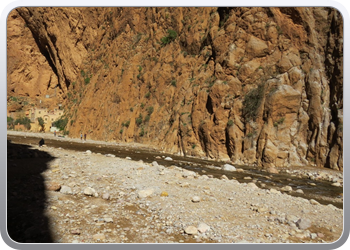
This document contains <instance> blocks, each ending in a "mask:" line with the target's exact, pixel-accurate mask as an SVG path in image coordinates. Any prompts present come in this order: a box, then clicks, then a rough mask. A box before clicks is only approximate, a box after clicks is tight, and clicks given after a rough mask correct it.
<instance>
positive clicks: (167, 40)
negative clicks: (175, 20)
mask: <svg viewBox="0 0 350 250" xmlns="http://www.w3.org/2000/svg"><path fill="white" fill-rule="evenodd" d="M176 37H177V33H176V31H175V30H170V29H169V30H168V35H167V36H164V37H162V38H161V39H160V41H161V43H162V45H163V46H165V45H167V44H169V43H171V42H172V41H174V40H175V39H176Z"/></svg>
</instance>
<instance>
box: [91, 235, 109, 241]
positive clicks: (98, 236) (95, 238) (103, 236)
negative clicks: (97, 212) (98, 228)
mask: <svg viewBox="0 0 350 250" xmlns="http://www.w3.org/2000/svg"><path fill="white" fill-rule="evenodd" d="M92 238H93V239H94V240H95V241H101V240H105V239H106V236H105V235H104V234H95V235H93V236H92Z"/></svg>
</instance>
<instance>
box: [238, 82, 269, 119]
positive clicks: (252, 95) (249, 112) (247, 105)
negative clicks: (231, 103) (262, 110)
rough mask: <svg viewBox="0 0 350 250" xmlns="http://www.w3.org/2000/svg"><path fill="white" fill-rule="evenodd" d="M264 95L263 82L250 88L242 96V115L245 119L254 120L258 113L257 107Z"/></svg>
mask: <svg viewBox="0 0 350 250" xmlns="http://www.w3.org/2000/svg"><path fill="white" fill-rule="evenodd" d="M263 97H264V84H260V85H259V86H258V87H257V88H256V89H252V90H251V91H249V93H248V94H247V95H246V96H245V97H244V101H243V110H242V111H243V116H244V117H245V118H246V119H247V120H251V119H253V120H255V119H256V117H257V114H258V109H259V107H260V105H261V101H262V99H263Z"/></svg>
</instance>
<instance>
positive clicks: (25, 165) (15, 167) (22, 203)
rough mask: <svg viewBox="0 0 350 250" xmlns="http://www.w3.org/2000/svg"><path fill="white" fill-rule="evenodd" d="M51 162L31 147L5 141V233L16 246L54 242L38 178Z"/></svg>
mask: <svg viewBox="0 0 350 250" xmlns="http://www.w3.org/2000/svg"><path fill="white" fill-rule="evenodd" d="M53 159H54V157H52V156H51V155H50V154H48V153H46V152H43V151H40V150H38V149H35V148H33V147H31V146H27V145H20V144H14V143H12V142H11V141H9V140H8V141H7V231H8V235H9V236H10V238H11V239H12V240H14V241H15V242H18V243H50V242H53V238H52V234H51V232H50V228H49V220H48V218H47V217H46V216H45V214H44V209H45V206H46V204H47V200H46V195H45V185H44V178H43V176H42V175H41V173H43V172H44V171H45V170H46V169H47V168H48V163H49V162H50V161H51V160H53Z"/></svg>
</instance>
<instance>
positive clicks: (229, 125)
mask: <svg viewBox="0 0 350 250" xmlns="http://www.w3.org/2000/svg"><path fill="white" fill-rule="evenodd" d="M227 126H228V127H231V126H233V121H232V120H231V119H230V120H228V122H227Z"/></svg>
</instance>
